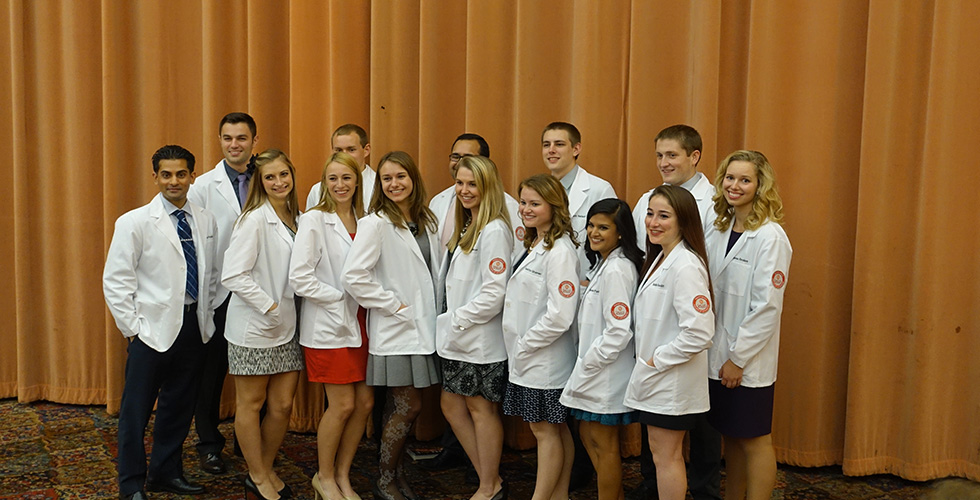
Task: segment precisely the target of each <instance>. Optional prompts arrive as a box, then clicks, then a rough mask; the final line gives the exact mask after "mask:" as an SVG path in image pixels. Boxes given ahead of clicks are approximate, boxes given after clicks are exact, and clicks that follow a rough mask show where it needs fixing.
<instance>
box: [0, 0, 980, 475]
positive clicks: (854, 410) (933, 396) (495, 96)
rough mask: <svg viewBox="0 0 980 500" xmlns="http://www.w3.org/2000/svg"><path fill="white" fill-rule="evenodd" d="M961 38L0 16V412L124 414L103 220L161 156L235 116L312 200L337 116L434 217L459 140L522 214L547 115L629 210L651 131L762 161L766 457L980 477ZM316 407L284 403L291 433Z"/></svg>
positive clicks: (969, 79) (375, 9)
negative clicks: (0, 291)
mask: <svg viewBox="0 0 980 500" xmlns="http://www.w3.org/2000/svg"><path fill="white" fill-rule="evenodd" d="M978 24H980V5H978V4H976V2H971V1H969V0H959V1H955V0H935V1H929V2H888V1H878V0H862V1H847V0H831V1H828V2H819V3H818V2H807V1H788V2H787V1H758V0H757V1H746V2H722V1H720V0H708V1H702V2H690V3H683V2H673V1H669V0H651V1H642V2H634V1H630V0H608V1H599V0H558V1H555V2H539V1H532V0H517V1H513V2H495V1H490V0H468V1H460V2H433V1H423V2H417V1H409V0H376V1H373V2H350V1H345V0H330V1H324V2H310V1H306V0H293V1H286V2H283V1H274V0H252V1H244V0H211V1H208V2H195V1H192V0H179V1H172V2H161V1H158V0H149V1H144V2H112V1H110V0H103V1H102V2H101V3H100V2H70V1H59V0H43V1H31V2H24V1H22V0H5V1H4V2H3V3H2V7H0V65H2V67H3V68H4V69H5V70H6V77H5V78H3V79H2V81H0V103H2V106H0V134H2V135H3V137H7V138H9V139H8V141H9V145H10V146H9V153H8V158H9V159H8V161H7V162H4V164H3V166H2V167H0V168H2V169H3V170H2V172H3V173H4V174H6V177H5V178H7V179H11V180H12V183H11V184H12V185H11V190H12V193H11V194H10V195H9V196H7V197H3V200H2V201H0V204H2V205H0V207H2V208H5V209H6V210H2V208H0V229H2V230H4V231H5V232H6V234H8V235H10V236H8V238H5V239H4V240H3V241H2V242H0V259H5V260H6V262H8V263H9V265H8V272H7V273H4V275H3V277H2V278H0V280H2V281H0V286H5V288H6V289H7V290H10V292H8V294H7V299H8V300H5V301H2V304H0V342H2V345H3V348H2V349H0V397H17V398H18V399H19V400H21V401H32V400H37V399H46V400H52V401H58V402H66V403H81V404H106V406H107V408H108V409H109V411H110V412H113V411H116V410H117V409H118V405H119V398H120V395H121V392H122V378H123V377H122V374H123V366H124V363H125V359H126V353H125V347H126V342H125V341H124V340H123V339H122V337H121V336H120V335H119V333H118V331H117V330H116V328H115V325H114V323H113V321H112V318H111V316H110V315H109V314H108V312H107V311H106V308H105V305H104V302H103V300H102V293H101V274H102V267H103V264H104V260H105V252H106V249H107V247H108V244H109V240H110V238H111V235H112V230H113V223H114V221H115V219H116V218H117V217H118V216H119V215H121V214H122V213H124V212H126V211H127V210H131V209H133V208H136V207H138V206H141V205H143V204H145V203H146V202H147V200H149V199H150V198H151V197H152V196H153V195H154V194H155V190H154V188H153V185H152V184H151V182H150V174H151V168H150V161H149V158H150V155H151V154H152V153H153V151H154V150H156V149H157V148H158V147H160V146H162V145H164V144H173V143H176V144H181V145H183V146H185V147H187V148H188V149H190V150H191V151H193V152H194V153H195V155H196V157H197V165H198V166H197V171H198V173H203V172H205V171H207V170H209V169H211V168H212V167H213V166H214V165H215V163H216V162H218V161H219V160H220V159H221V151H220V148H219V144H218V141H217V123H218V121H219V120H220V118H221V117H222V116H223V115H224V114H226V113H228V112H231V111H246V112H248V113H250V114H252V116H254V117H255V118H256V121H257V122H258V134H257V138H258V144H257V146H256V152H260V151H262V150H264V149H267V148H270V147H276V148H279V149H282V150H284V151H286V152H287V154H289V156H290V158H291V159H292V160H293V162H294V164H295V166H296V168H297V178H296V185H297V189H298V194H299V197H300V198H301V199H303V200H305V197H306V195H307V193H309V189H310V187H311V186H312V185H313V184H314V183H315V182H317V181H318V180H319V177H320V174H321V172H322V168H323V166H324V163H325V161H326V159H327V158H328V156H329V154H330V153H331V147H330V134H331V133H332V131H333V130H334V129H335V128H336V127H337V126H339V125H341V124H343V123H348V122H353V123H358V124H360V125H362V126H364V127H365V128H366V129H367V130H368V132H369V133H370V137H371V145H372V153H371V157H370V158H369V162H370V163H371V165H372V166H374V167H378V166H379V165H378V164H377V163H378V160H380V158H381V156H383V155H384V154H385V153H386V152H388V151H390V150H393V149H402V150H405V151H408V152H409V153H410V154H412V155H413V156H414V157H415V159H416V160H417V161H418V163H419V165H420V166H421V168H422V171H423V178H424V180H425V183H426V188H427V190H428V192H429V194H430V196H431V195H433V194H435V193H437V192H439V191H441V190H442V189H444V188H445V187H447V186H449V185H450V184H451V179H450V176H449V173H448V169H447V164H448V158H447V156H448V154H449V152H450V147H451V144H452V141H453V139H454V138H455V137H456V136H457V135H458V134H460V133H463V132H475V133H479V134H481V135H483V136H484V137H486V138H487V140H488V141H489V143H490V146H491V156H492V158H493V159H494V161H495V163H497V165H498V167H499V168H500V171H501V175H502V177H503V179H504V182H505V185H506V187H507V189H508V191H509V192H510V193H511V194H515V195H516V187H517V185H518V183H519V182H520V180H521V179H523V178H525V177H527V176H528V175H531V174H534V173H539V172H544V171H545V169H544V167H543V164H542V160H541V151H540V134H541V130H542V129H543V128H544V126H545V125H546V124H547V123H549V122H551V121H555V120H565V121H571V122H573V123H575V124H576V125H577V126H578V127H579V129H580V130H581V131H582V137H583V150H582V155H581V157H580V164H581V165H582V166H583V167H584V168H586V169H587V170H589V171H590V172H592V173H594V174H596V175H599V176H601V177H604V178H606V179H607V180H609V181H610V182H611V183H612V184H613V186H614V187H615V188H616V191H617V193H618V194H619V196H620V197H621V198H623V199H625V200H626V201H627V202H628V203H630V204H631V205H632V204H634V203H635V202H636V200H637V198H638V197H639V196H640V195H641V194H642V193H644V192H646V191H647V190H649V189H650V188H651V187H653V186H654V185H656V184H659V183H660V174H659V173H658V172H657V171H656V167H655V156H654V144H653V137H654V136H655V135H656V133H657V131H659V130H660V129H662V128H664V127H666V126H669V125H673V124H676V123H688V124H690V125H693V126H694V127H696V128H697V129H699V130H700V132H701V133H702V136H703V138H704V150H703V152H702V153H703V154H702V160H701V164H700V166H699V167H700V168H699V170H700V171H702V172H703V173H704V174H705V175H707V176H708V177H713V175H714V171H715V169H716V168H717V165H718V163H719V161H720V160H721V159H722V158H724V157H725V156H726V155H727V154H728V153H729V152H731V151H732V150H735V149H740V148H750V149H758V150H761V151H763V152H764V153H766V155H767V156H768V157H769V159H770V161H771V162H772V164H773V166H774V167H775V169H776V172H777V177H778V184H779V188H780V191H781V193H782V196H783V199H784V202H785V205H786V221H785V228H786V230H787V233H788V234H789V236H790V239H791V241H792V243H793V246H794V249H795V258H794V262H793V265H792V267H791V271H790V276H789V282H790V284H789V287H788V289H787V294H786V301H785V311H784V315H783V327H782V330H783V335H782V339H781V340H782V341H781V343H782V345H781V352H780V357H781V360H780V361H781V363H780V365H781V366H780V374H779V381H778V383H777V390H776V394H777V395H776V408H775V418H774V427H773V439H774V443H775V445H776V449H777V456H778V459H779V460H780V461H781V462H785V463H789V464H794V465H803V466H817V465H826V464H843V466H844V470H845V473H847V474H853V475H865V474H875V473H883V472H888V473H893V474H898V475H900V476H902V477H906V478H910V479H917V480H919V479H929V478H935V477H942V476H946V475H960V476H965V477H969V478H972V479H975V480H980V450H978V449H977V445H976V443H978V442H980V427H977V426H976V425H975V423H974V422H976V421H978V420H980V393H978V391H976V390H974V389H973V388H972V385H970V382H971V381H972V380H976V379H977V378H980V364H978V363H977V362H976V360H977V359H980V340H978V336H977V331H978V328H980V318H978V315H977V313H976V309H977V306H976V305H977V303H978V302H980V285H978V284H977V280H976V277H977V276H980V260H978V259H977V258H976V257H975V254H976V248H978V246H980V236H978V233H980V232H978V231H975V230H973V227H974V226H977V225H978V223H980V211H978V210H976V209H974V208H972V207H971V206H969V204H970V203H971V202H972V200H973V198H974V197H975V196H974V193H973V192H974V191H975V190H976V188H975V186H976V185H977V184H978V181H980V169H978V168H977V161H976V159H975V154H973V152H972V148H971V146H972V145H973V144H974V143H975V142H976V139H975V135H976V130H980V123H978V122H980V94H978V93H977V92H976V89H977V88H980V51H978V50H977V49H976V47H980V39H978V37H980V34H978V32H977V30H976V28H975V26H977V25H978ZM963 205H967V206H966V207H964V206H963ZM225 388H226V391H225V395H224V401H223V406H222V414H223V415H225V416H227V415H230V414H232V412H233V410H234V391H233V387H232V384H231V383H230V382H227V383H226V386H225ZM426 397H427V398H429V399H430V403H429V404H430V408H429V411H430V413H427V414H426V417H425V419H424V420H425V423H423V424H422V425H420V427H421V428H420V430H419V431H420V432H419V434H420V436H426V437H431V436H433V435H435V433H436V432H437V429H438V427H439V426H440V425H441V424H442V422H441V419H440V418H439V416H438V413H437V411H435V410H432V408H436V410H437V405H436V406H431V405H433V404H435V403H433V402H432V401H437V399H438V391H434V392H431V391H430V393H427V396H426ZM322 409H323V393H322V389H320V388H319V387H318V386H315V385H313V384H308V383H306V382H301V383H300V385H299V388H298V391H297V398H296V404H295V409H294V414H293V418H292V420H291V424H292V427H293V428H294V429H298V430H305V431H311V430H313V429H315V427H316V423H317V421H318V420H319V418H320V415H321V414H322ZM508 428H509V429H510V431H509V435H508V445H511V446H514V447H527V446H529V445H533V440H530V441H529V439H531V438H530V436H529V435H528V434H527V432H526V427H524V426H523V425H522V424H521V423H519V422H509V423H508ZM636 439H637V437H636V436H635V432H634V430H626V431H624V445H625V446H626V448H625V450H626V451H627V452H628V453H634V452H635V451H634V445H635V444H636Z"/></svg>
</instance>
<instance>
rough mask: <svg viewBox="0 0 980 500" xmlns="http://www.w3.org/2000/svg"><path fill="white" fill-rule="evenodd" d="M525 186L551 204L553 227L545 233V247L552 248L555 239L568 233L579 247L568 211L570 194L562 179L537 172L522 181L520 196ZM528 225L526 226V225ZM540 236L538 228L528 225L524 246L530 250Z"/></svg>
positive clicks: (573, 242)
mask: <svg viewBox="0 0 980 500" xmlns="http://www.w3.org/2000/svg"><path fill="white" fill-rule="evenodd" d="M524 188H531V189H533V190H534V191H536V192H537V193H538V194H539V195H541V199H542V200H544V202H545V203H547V204H548V205H549V206H551V228H550V229H548V232H547V233H545V234H544V238H543V240H544V248H545V250H551V247H552V246H554V244H555V241H556V240H557V239H558V238H561V236H562V234H568V239H569V240H571V242H572V245H574V246H575V248H578V240H576V239H575V230H574V229H572V216H571V215H569V212H568V194H567V193H565V188H564V186H562V185H561V181H559V180H558V179H555V178H554V177H553V176H552V175H551V174H537V175H532V176H531V177H528V178H527V179H524V180H523V181H521V185H520V187H518V188H517V194H518V196H520V194H521V191H523V190H524ZM525 227H526V226H525ZM537 238H538V229H537V228H533V227H528V228H527V230H526V232H525V234H524V248H526V249H528V250H530V249H531V244H532V243H534V240H536V239H537Z"/></svg>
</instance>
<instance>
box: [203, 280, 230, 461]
mask: <svg viewBox="0 0 980 500" xmlns="http://www.w3.org/2000/svg"><path fill="white" fill-rule="evenodd" d="M229 301H231V295H230V294H229V295H228V298H226V299H225V302H224V303H223V304H221V305H220V306H218V307H217V308H216V309H215V310H214V328H215V330H214V336H213V337H211V340H210V341H208V343H207V344H204V360H203V361H202V362H201V364H202V369H201V384H200V387H199V388H198V391H197V406H196V408H195V409H194V427H195V428H196V429H197V452H198V453H200V454H201V455H204V454H207V453H219V452H221V450H222V449H223V448H224V447H225V437H224V436H222V435H221V432H219V431H218V424H219V423H221V389H222V388H223V387H224V385H225V376H226V375H228V341H227V340H225V316H226V315H227V314H228V302H229Z"/></svg>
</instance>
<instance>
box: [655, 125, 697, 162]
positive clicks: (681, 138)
mask: <svg viewBox="0 0 980 500" xmlns="http://www.w3.org/2000/svg"><path fill="white" fill-rule="evenodd" d="M660 139H673V140H675V141H677V142H679V143H680V145H681V147H682V148H684V152H685V153H687V155H688V156H691V154H692V153H694V152H695V151H701V134H699V133H698V131H697V130H695V129H694V127H692V126H690V125H671V126H669V127H667V128H665V129H663V130H661V131H660V133H659V134H657V138H656V139H654V140H653V143H654V144H656V143H657V141H659V140H660Z"/></svg>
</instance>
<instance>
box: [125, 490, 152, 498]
mask: <svg viewBox="0 0 980 500" xmlns="http://www.w3.org/2000/svg"><path fill="white" fill-rule="evenodd" d="M119 498H120V500H146V492H145V491H143V490H139V491H134V492H132V493H130V494H128V495H119Z"/></svg>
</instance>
